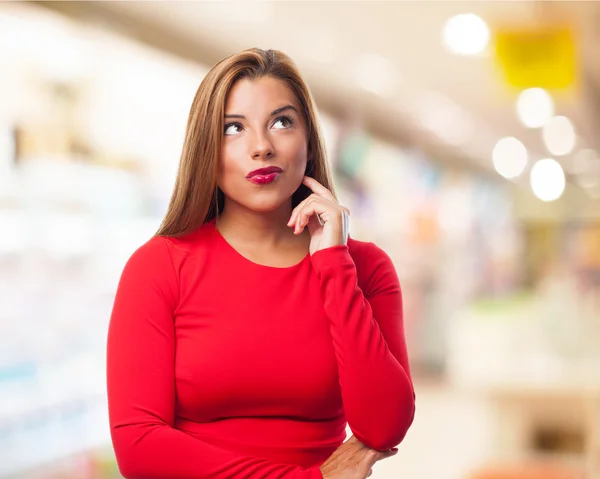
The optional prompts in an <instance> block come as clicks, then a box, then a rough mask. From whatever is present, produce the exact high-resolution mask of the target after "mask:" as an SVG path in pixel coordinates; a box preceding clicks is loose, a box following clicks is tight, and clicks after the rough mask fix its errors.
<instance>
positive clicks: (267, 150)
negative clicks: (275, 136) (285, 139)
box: [252, 133, 275, 160]
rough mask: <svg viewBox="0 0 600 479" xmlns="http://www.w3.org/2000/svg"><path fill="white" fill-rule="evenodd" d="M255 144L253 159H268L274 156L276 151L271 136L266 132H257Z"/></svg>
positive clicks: (253, 146)
mask: <svg viewBox="0 0 600 479" xmlns="http://www.w3.org/2000/svg"><path fill="white" fill-rule="evenodd" d="M253 141H254V144H253V145H252V159H254V160H268V159H269V158H271V157H273V155H274V154H275V151H274V149H273V144H272V143H271V141H270V140H269V137H268V136H267V135H266V134H264V133H257V134H256V135H255V136H254V139H253Z"/></svg>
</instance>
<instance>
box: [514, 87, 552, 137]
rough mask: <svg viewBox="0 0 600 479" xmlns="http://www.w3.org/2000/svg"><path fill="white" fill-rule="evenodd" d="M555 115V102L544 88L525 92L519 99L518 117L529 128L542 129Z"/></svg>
mask: <svg viewBox="0 0 600 479" xmlns="http://www.w3.org/2000/svg"><path fill="white" fill-rule="evenodd" d="M553 115H554V101H553V100H552V97H551V96H550V94H549V93H548V92H547V91H546V90H544V89H543V88H528V89H527V90H523V91H522V92H521V94H520V95H519V98H518V99H517V116H518V117H519V120H520V121H521V123H523V125H525V126H526V127H527V128H541V127H542V126H544V125H545V124H546V123H548V121H550V118H552V116H553Z"/></svg>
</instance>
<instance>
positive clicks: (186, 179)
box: [156, 48, 335, 236]
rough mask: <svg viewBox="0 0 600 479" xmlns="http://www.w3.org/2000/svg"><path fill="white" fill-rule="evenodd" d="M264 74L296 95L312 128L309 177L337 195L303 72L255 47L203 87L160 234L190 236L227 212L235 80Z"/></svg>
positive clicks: (299, 196) (299, 194)
mask: <svg viewBox="0 0 600 479" xmlns="http://www.w3.org/2000/svg"><path fill="white" fill-rule="evenodd" d="M263 76H271V77H274V78H277V79H279V80H281V81H284V82H285V83H286V84H287V85H288V87H289V88H290V89H291V90H292V91H293V92H294V94H295V95H296V98H297V100H298V103H299V104H300V107H301V110H302V113H303V114H304V117H305V122H306V129H307V139H308V165H307V171H306V174H307V175H308V176H311V177H313V178H315V179H316V180H317V181H318V182H319V183H321V184H322V185H323V186H325V187H326V188H328V189H329V190H330V191H331V192H332V193H333V194H334V195H335V191H334V189H333V182H332V179H331V172H330V169H329V166H328V162H327V157H326V150H325V145H324V142H323V137H322V134H321V131H320V127H319V123H318V117H317V113H316V108H315V105H314V101H313V99H312V96H311V94H310V91H309V90H308V87H307V85H306V83H305V82H304V80H303V79H302V76H301V75H300V72H299V71H298V68H297V67H296V65H295V64H294V62H293V61H292V59H291V58H290V57H288V56H287V55H286V54H285V53H282V52H280V51H277V50H266V51H265V50H261V49H258V48H252V49H249V50H244V51H241V52H239V53H235V54H233V55H231V56H229V57H227V58H225V59H223V60H221V61H220V62H219V63H217V64H216V65H215V66H214V67H213V68H212V69H211V70H210V71H209V72H208V74H207V75H206V77H205V78H204V79H203V80H202V82H201V83H200V86H199V87H198V90H197V92H196V95H195V97H194V101H193V102H192V106H191V109H190V114H189V117H188V123H187V128H186V133H185V141H184V143H183V150H182V153H181V158H180V161H179V169H178V172H177V179H176V181H175V187H174V190H173V194H172V196H171V200H170V202H169V207H168V209H167V213H166V215H165V217H164V219H163V221H162V224H161V226H160V228H159V229H158V231H157V233H156V235H160V236H181V235H184V234H186V233H188V232H191V231H192V230H194V229H195V228H197V227H198V226H200V225H202V224H204V223H206V222H207V221H210V220H212V219H214V218H215V217H216V216H218V215H219V212H220V211H222V210H223V206H224V195H223V192H222V191H220V189H219V188H218V186H217V171H218V164H219V156H220V148H221V141H222V138H223V128H224V119H223V117H224V113H225V101H226V99H227V95H228V94H229V91H230V90H231V88H232V86H233V85H234V83H235V82H237V81H239V80H241V79H242V78H247V79H250V80H255V79H258V78H261V77H263ZM309 194H310V191H309V190H308V188H306V187H305V186H304V185H301V186H300V188H299V189H298V190H297V191H296V192H295V193H294V195H293V197H292V207H295V206H296V205H297V204H298V203H300V201H302V200H303V199H304V198H306V197H307V196H308V195H309Z"/></svg>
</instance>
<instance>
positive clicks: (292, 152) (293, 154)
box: [286, 138, 308, 176]
mask: <svg viewBox="0 0 600 479" xmlns="http://www.w3.org/2000/svg"><path fill="white" fill-rule="evenodd" d="M286 153H287V155H286V156H287V157H288V158H289V159H290V160H291V161H292V166H291V169H292V170H293V171H294V173H297V174H300V175H302V176H304V172H305V171H306V164H307V157H308V146H307V144H306V140H305V139H304V138H294V139H293V141H290V143H289V144H288V145H287V152H286Z"/></svg>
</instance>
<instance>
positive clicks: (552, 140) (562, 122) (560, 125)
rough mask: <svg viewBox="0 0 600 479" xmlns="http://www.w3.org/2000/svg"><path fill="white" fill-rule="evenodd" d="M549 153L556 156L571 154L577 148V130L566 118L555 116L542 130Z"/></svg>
mask: <svg viewBox="0 0 600 479" xmlns="http://www.w3.org/2000/svg"><path fill="white" fill-rule="evenodd" d="M542 136H543V138H544V143H545V144H546V148H548V151H549V152H550V153H552V154H553V155H556V156H562V155H567V154H569V153H570V152H571V151H572V150H573V148H575V142H576V137H575V128H574V127H573V123H571V121H570V120H569V119H568V118H567V117H566V116H555V117H554V118H551V119H550V121H549V122H548V123H546V124H545V125H544V129H543V130H542Z"/></svg>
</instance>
